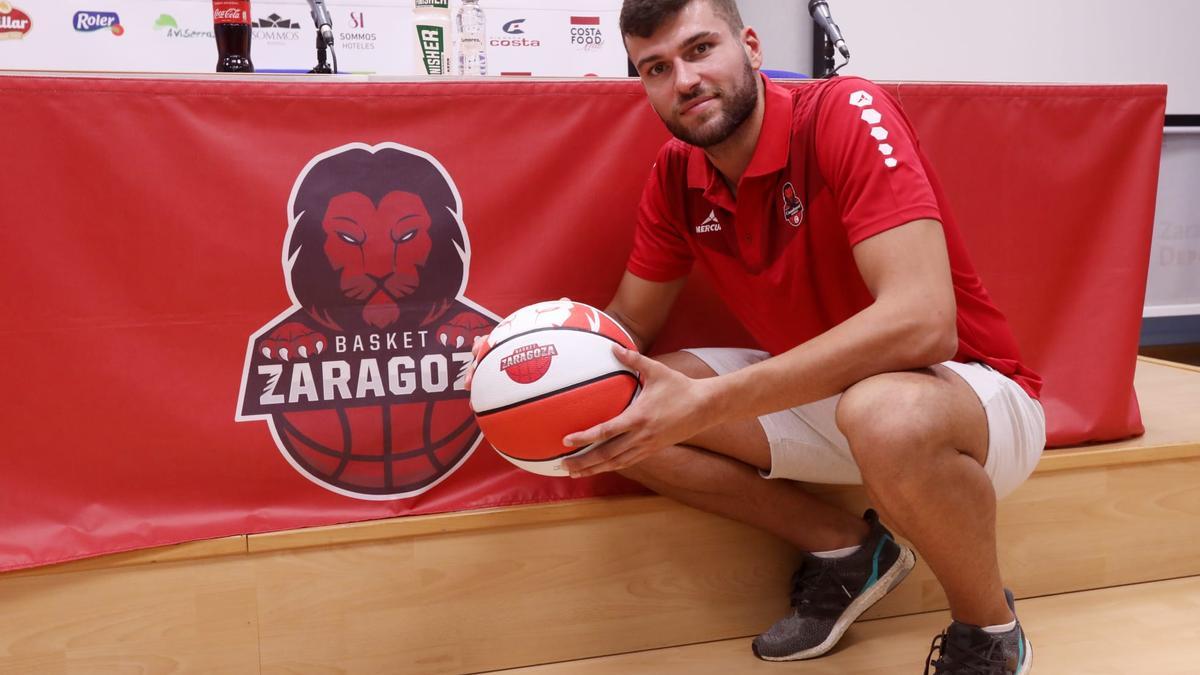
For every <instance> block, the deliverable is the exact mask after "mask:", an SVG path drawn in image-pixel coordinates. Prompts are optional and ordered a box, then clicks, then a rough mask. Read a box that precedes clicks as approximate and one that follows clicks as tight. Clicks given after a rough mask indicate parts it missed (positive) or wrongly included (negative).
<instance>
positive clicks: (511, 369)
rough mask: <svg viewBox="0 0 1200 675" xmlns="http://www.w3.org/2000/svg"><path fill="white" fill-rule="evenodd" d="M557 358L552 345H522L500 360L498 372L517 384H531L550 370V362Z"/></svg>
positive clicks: (556, 351) (556, 350) (555, 350)
mask: <svg viewBox="0 0 1200 675" xmlns="http://www.w3.org/2000/svg"><path fill="white" fill-rule="evenodd" d="M556 356H558V349H557V348H556V347H555V346H554V345H539V344H532V345H524V346H521V347H517V348H516V349H514V350H513V353H512V354H509V355H508V356H505V357H503V358H501V359H500V370H503V371H504V374H505V375H508V377H509V379H511V380H512V381H513V382H516V383H518V384H532V383H534V382H537V381H538V380H540V379H542V377H543V376H544V375H545V374H546V373H547V372H548V371H549V370H550V362H551V361H553V360H554V357H556Z"/></svg>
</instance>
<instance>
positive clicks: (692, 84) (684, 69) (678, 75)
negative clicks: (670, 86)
mask: <svg viewBox="0 0 1200 675" xmlns="http://www.w3.org/2000/svg"><path fill="white" fill-rule="evenodd" d="M698 86H700V72H699V69H698V68H696V66H695V65H693V64H691V63H688V62H686V61H683V60H682V59H681V60H680V61H679V62H678V63H676V64H675V89H676V91H678V92H679V93H680V94H690V93H692V92H693V91H694V90H695V89H696V87H698Z"/></svg>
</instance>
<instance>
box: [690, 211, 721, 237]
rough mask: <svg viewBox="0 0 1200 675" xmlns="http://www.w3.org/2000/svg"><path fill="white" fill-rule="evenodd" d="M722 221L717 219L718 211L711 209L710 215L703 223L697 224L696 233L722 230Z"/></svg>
mask: <svg viewBox="0 0 1200 675" xmlns="http://www.w3.org/2000/svg"><path fill="white" fill-rule="evenodd" d="M720 231H721V222H720V221H718V220H717V212H716V211H709V212H708V217H707V218H705V219H704V222H703V223H700V224H699V225H697V226H696V234H704V233H705V232H720Z"/></svg>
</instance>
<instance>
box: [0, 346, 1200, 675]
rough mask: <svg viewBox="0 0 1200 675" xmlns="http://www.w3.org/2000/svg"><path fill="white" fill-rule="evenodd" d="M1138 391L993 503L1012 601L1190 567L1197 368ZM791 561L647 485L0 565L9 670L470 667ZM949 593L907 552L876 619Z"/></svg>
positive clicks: (1198, 503) (854, 494) (590, 635)
mask: <svg viewBox="0 0 1200 675" xmlns="http://www.w3.org/2000/svg"><path fill="white" fill-rule="evenodd" d="M1136 386H1137V389H1138V393H1139V399H1140V402H1141V406H1142V412H1143V417H1144V420H1145V424H1146V429H1147V432H1146V434H1145V435H1144V436H1142V437H1141V438H1137V439H1132V440H1129V441H1124V442H1121V443H1112V444H1105V445H1096V446H1091V447H1080V448H1070V449H1062V450H1054V451H1050V452H1048V453H1047V454H1046V455H1045V456H1044V457H1043V459H1042V461H1041V463H1040V464H1039V466H1038V468H1037V471H1036V472H1035V473H1034V475H1033V477H1032V478H1031V479H1030V480H1029V481H1028V482H1027V483H1026V484H1025V485H1023V486H1022V487H1021V488H1020V489H1019V490H1018V491H1017V492H1016V493H1015V494H1013V495H1012V496H1011V497H1009V498H1007V499H1006V500H1004V501H1003V502H1002V503H1001V506H1000V514H999V524H998V531H999V537H1000V549H1001V555H1002V557H1001V565H1002V568H1003V571H1004V574H1005V579H1006V582H1007V583H1008V584H1009V585H1011V586H1012V587H1013V589H1014V591H1015V592H1016V593H1017V595H1018V597H1022V598H1028V597H1033V596H1047V595H1052V594H1059V593H1064V592H1071V591H1079V590H1084V589H1099V588H1105V587H1112V586H1120V585H1124V584H1133V583H1139V582H1148V581H1157V580H1163V579H1173V578H1177V577H1187V576H1196V575H1200V414H1198V411H1200V405H1198V403H1200V369H1197V368H1192V367H1188V366H1180V365H1178V364H1171V363H1167V362H1163V361H1156V360H1153V359H1140V360H1139V363H1138V371H1137V379H1136ZM815 489H816V490H817V491H818V492H819V494H821V495H823V496H824V497H825V498H827V499H829V500H831V501H833V502H836V503H839V504H842V505H844V506H846V507H848V508H853V509H860V508H862V507H863V506H864V505H865V499H864V496H863V494H862V491H861V490H860V489H856V488H829V487H819V488H815ZM798 526H801V524H798ZM794 563H795V553H794V552H793V551H791V550H789V549H788V547H787V546H785V545H784V544H782V543H781V542H779V541H777V540H775V539H773V538H772V537H770V536H767V535H765V534H762V533H760V532H757V531H755V530H753V529H751V528H749V527H746V526H743V525H740V524H738V523H735V522H732V521H728V520H725V519H722V518H719V517H716V516H712V515H709V514H705V513H701V512H698V511H695V510H692V509H689V508H687V507H684V506H681V505H679V504H676V503H674V502H671V501H670V500H667V499H664V498H661V497H657V496H634V497H622V498H611V499H590V500H579V501H572V502H559V503H552V504H544V505H536V506H525V507H517V508H505V509H495V510H486V511H476V512H465V513H452V514H444V515H434V516H417V517H409V518H399V519H393V520H383V521H373V522H368V523H356V524H350V525H342V526H336V527H324V528H313V529H307V530H297V531H289V532H276V533H269V534H261V535H250V536H235V537H227V538H223V539H217V540H210V541H201V542H194V543H188V544H181V545H178V546H172V547H165V548H160V549H152V550H146V551H137V552H132V553H125V554H118V555H112V556H107V557H103V558H96V559H91V560H85V561H78V562H73V563H66V564H62V565H55V566H49V567H43V568H37V569H32V570H24V571H19V572H10V573H7V574H3V575H0V672H67V671H87V672H92V671H95V670H98V669H101V668H103V667H107V666H114V667H115V666H117V665H123V666H126V667H130V666H141V667H142V668H143V669H144V672H169V671H171V670H172V669H176V668H183V669H185V670H188V671H204V672H237V673H242V672H264V673H267V672H311V671H317V672H386V673H400V672H404V673H408V672H413V673H417V672H419V673H451V672H475V671H482V670H493V669H500V668H514V667H520V666H529V665H534V664H539V663H550V662H556V661H569V660H575V659H584V658H588V657H595V656H603V655H610V654H619V653H624V652H631V651H638V650H650V649H660V648H665V647H671V646H675V645H687V644H693V643H698V642H709V641H719V640H728V639H730V638H738V637H743V636H747V635H752V634H754V633H757V632H758V631H759V630H761V629H762V628H764V627H765V626H766V625H768V624H769V623H770V622H771V621H772V620H773V619H775V618H776V617H777V616H778V615H779V614H780V613H781V612H782V611H783V610H784V609H785V607H786V604H785V602H786V601H785V596H786V590H787V583H788V578H789V575H790V572H791V569H792V567H793V565H794ZM944 607H945V599H944V597H943V595H942V593H941V589H940V587H939V586H938V584H937V582H936V580H934V578H933V577H932V575H931V574H930V573H929V571H928V569H927V568H925V567H924V566H923V565H919V566H918V568H917V569H916V570H915V571H914V572H913V576H912V577H910V579H909V580H908V581H907V582H905V584H904V585H902V586H901V587H900V588H899V589H898V590H897V591H896V592H895V593H893V594H892V595H891V596H889V597H888V598H887V599H886V600H885V601H884V602H882V603H880V605H879V606H877V607H875V608H874V609H873V610H872V611H871V612H870V613H869V614H868V617H869V618H880V617H898V616H903V615H911V614H914V613H918V612H928V611H932V610H939V609H943V608H944ZM746 658H747V659H749V657H748V656H747V657H746ZM601 672H618V671H615V670H612V671H601ZM680 672H683V671H680ZM814 672H819V671H814ZM831 672H832V671H831ZM881 672H882V671H881Z"/></svg>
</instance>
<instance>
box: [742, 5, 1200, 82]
mask: <svg viewBox="0 0 1200 675" xmlns="http://www.w3.org/2000/svg"><path fill="white" fill-rule="evenodd" d="M1197 2H1200V0H1197ZM738 8H739V9H740V10H741V12H742V20H743V21H745V22H746V25H748V26H752V27H753V28H754V30H755V31H757V32H758V37H759V39H761V40H762V44H763V52H764V56H765V59H764V63H763V67H764V68H770V69H773V70H790V71H792V72H795V73H804V74H806V75H811V74H812V53H811V52H812V30H813V29H812V19H810V18H809V17H808V3H807V2H805V1H804V0H739V2H738Z"/></svg>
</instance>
